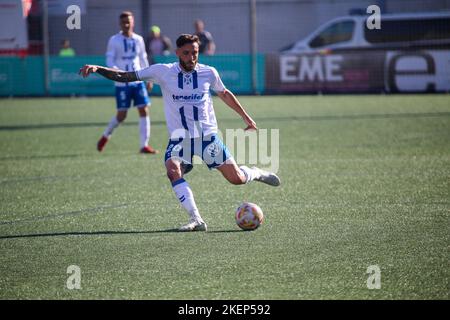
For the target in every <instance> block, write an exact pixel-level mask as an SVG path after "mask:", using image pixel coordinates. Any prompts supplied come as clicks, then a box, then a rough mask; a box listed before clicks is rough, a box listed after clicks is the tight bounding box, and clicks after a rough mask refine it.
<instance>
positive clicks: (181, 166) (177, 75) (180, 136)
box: [80, 34, 280, 231]
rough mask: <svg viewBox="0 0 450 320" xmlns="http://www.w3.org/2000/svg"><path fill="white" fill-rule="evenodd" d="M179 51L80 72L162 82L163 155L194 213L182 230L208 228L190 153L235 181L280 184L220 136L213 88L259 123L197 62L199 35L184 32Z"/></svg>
mask: <svg viewBox="0 0 450 320" xmlns="http://www.w3.org/2000/svg"><path fill="white" fill-rule="evenodd" d="M176 44H177V50H176V54H177V56H178V59H179V62H177V63H171V64H154V65H152V66H150V67H148V68H145V69H143V70H139V71H136V72H124V71H118V70H114V69H109V68H104V67H100V66H95V65H85V66H84V67H82V68H81V69H80V73H81V74H82V75H83V76H84V77H86V76H88V75H89V74H90V73H93V72H97V73H99V74H101V75H103V76H104V77H106V78H108V79H111V80H116V81H122V82H127V81H136V80H142V79H145V80H151V81H153V82H155V83H158V84H159V85H160V86H161V90H162V93H163V99H164V112H165V115H166V122H167V129H168V130H169V136H170V140H169V144H168V146H167V150H166V154H165V165H166V169H167V176H168V178H169V180H170V182H171V183H172V188H173V190H174V192H175V194H176V196H177V198H178V199H179V201H180V203H181V205H182V206H183V207H184V208H185V209H186V211H187V212H188V214H189V216H190V221H189V223H188V224H186V225H184V226H182V227H181V228H180V229H179V230H180V231H206V229H207V226H206V223H205V222H204V221H203V219H202V217H201V216H200V213H199V211H198V208H197V205H196V204H195V201H194V196H193V193H192V190H191V188H190V186H189V184H188V183H187V182H186V180H184V178H183V176H184V174H186V173H188V172H189V171H190V170H191V169H192V157H193V155H194V154H196V155H198V156H200V157H201V158H202V159H203V161H204V162H205V163H206V164H207V165H208V167H209V168H210V169H211V168H215V169H217V170H219V171H220V172H221V173H222V175H223V176H224V177H225V178H226V179H227V180H228V181H229V182H230V183H232V184H236V185H238V184H245V183H248V182H250V181H252V180H256V181H260V182H264V183H266V184H269V185H272V186H278V185H280V179H279V178H278V177H277V176H276V175H275V174H273V173H270V172H266V171H263V170H261V169H259V168H256V167H253V168H248V167H246V166H241V167H238V165H237V164H236V162H235V160H234V159H233V157H232V156H231V154H230V152H229V151H228V150H227V148H226V146H225V145H224V144H223V142H222V141H221V139H220V138H219V136H218V135H217V132H218V128H217V121H216V116H215V113H214V108H213V104H212V97H211V94H210V89H212V90H214V91H215V92H216V93H217V94H218V96H219V97H220V99H222V100H223V101H224V102H225V104H227V105H228V106H229V107H230V108H232V109H233V110H234V111H236V112H237V113H238V114H239V115H240V116H241V117H242V119H243V120H244V122H245V123H246V125H247V127H246V129H245V130H256V129H257V127H256V123H255V121H253V119H252V118H251V117H250V116H249V115H248V114H247V113H246V111H245V110H244V108H243V107H242V106H241V104H240V103H239V101H238V100H237V98H236V97H235V96H234V95H233V93H231V92H230V91H229V90H227V89H226V88H225V86H224V85H223V83H222V80H221V79H220V76H219V74H218V72H217V70H216V69H215V68H213V67H210V66H207V65H202V64H198V63H197V62H198V55H199V39H198V37H197V36H195V35H188V34H184V35H181V36H180V37H179V38H178V39H177V41H176Z"/></svg>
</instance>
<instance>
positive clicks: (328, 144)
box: [0, 95, 450, 299]
mask: <svg viewBox="0 0 450 320" xmlns="http://www.w3.org/2000/svg"><path fill="white" fill-rule="evenodd" d="M240 99H241V101H242V102H243V104H244V105H245V106H246V108H247V110H248V111H249V113H250V114H251V115H252V116H253V117H254V118H255V120H256V122H257V124H258V126H259V128H267V129H270V128H272V129H279V130H280V131H279V132H280V169H279V171H278V174H279V176H280V177H281V179H282V186H281V187H279V188H272V187H269V186H266V185H263V184H259V183H252V184H250V185H246V186H233V185H231V184H229V183H227V182H226V181H225V180H224V179H223V178H222V176H221V175H220V174H219V173H218V172H215V171H209V170H208V169H207V168H206V166H201V165H199V166H196V167H195V168H194V170H193V171H192V172H191V173H189V174H188V175H187V176H186V179H187V180H188V182H189V183H190V185H191V187H192V189H193V191H194V194H195V197H196V201H197V204H198V206H199V209H200V212H201V213H202V215H203V217H204V219H205V220H206V221H207V223H208V227H209V230H208V232H206V233H178V232H174V231H173V229H174V228H176V227H178V226H180V225H181V224H183V223H185V222H186V221H187V214H186V213H185V212H184V211H183V210H182V208H181V206H180V205H179V204H178V202H177V199H176V197H175V195H174V194H173V191H172V189H171V186H170V183H169V182H168V180H167V178H166V176H165V170H164V165H163V153H162V152H161V153H160V154H158V155H156V156H145V155H140V154H138V149H139V141H138V140H139V138H138V125H137V113H136V112H135V111H134V110H132V112H131V113H130V115H129V118H128V119H127V121H126V123H125V124H124V125H123V126H122V127H120V128H118V130H117V131H116V132H115V135H114V136H113V139H112V140H111V141H110V143H109V144H108V145H107V146H106V148H105V151H104V152H103V153H101V154H99V153H98V152H97V151H96V149H95V145H96V142H97V140H98V138H99V137H100V135H101V133H102V132H103V130H104V128H105V125H106V123H107V122H108V121H109V119H110V118H111V116H112V115H113V112H114V110H115V106H114V100H113V98H79V99H69V98H52V99H1V100H0V163H1V165H0V214H1V220H0V253H1V254H0V298H1V299H448V298H449V251H448V248H449V244H450V242H449V234H450V232H449V231H450V228H449V227H450V224H449V213H450V210H449V209H450V192H449V191H450V96H449V95H398V96H381V95H380V96H372V95H368V96H359V95H358V96H275V97H241V98H240ZM215 109H216V113H217V116H218V120H219V126H220V128H221V129H222V130H224V129H226V128H240V127H242V126H243V123H242V122H241V121H240V119H239V118H238V117H237V115H235V114H234V113H233V112H232V111H231V110H230V109H228V108H227V107H226V106H225V105H224V104H223V103H222V102H221V101H218V100H217V101H216V105H215ZM151 143H152V145H153V146H155V147H157V148H158V149H160V150H161V151H164V150H165V147H166V144H167V131H166V126H165V121H164V115H163V110H162V100H161V99H160V98H154V99H153V107H152V140H151ZM244 200H247V201H252V202H255V203H257V204H259V205H260V206H261V208H262V209H263V211H264V213H265V218H266V220H265V223H264V224H263V225H262V226H261V228H259V229H258V230H256V231H253V232H244V231H240V229H239V228H238V227H237V226H236V225H235V222H234V210H235V208H237V206H238V205H239V204H240V202H242V201H244ZM70 265H77V266H79V267H80V269H81V289H79V290H76V289H75V290H69V289H68V288H67V287H66V281H67V279H68V277H69V276H70V274H68V273H67V268H68V266H70ZM371 265H377V266H379V268H380V270H381V289H373V290H369V289H368V288H367V279H368V277H369V274H367V273H366V271H367V268H368V267H369V266H371Z"/></svg>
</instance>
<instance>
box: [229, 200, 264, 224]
mask: <svg viewBox="0 0 450 320" xmlns="http://www.w3.org/2000/svg"><path fill="white" fill-rule="evenodd" d="M235 218H236V223H237V225H238V226H239V228H241V229H242V230H255V229H256V228H258V227H259V226H260V225H261V223H263V221H264V215H263V212H262V210H261V208H260V207H259V206H258V205H256V204H254V203H251V202H244V203H243V204H241V205H240V206H239V208H237V210H236V216H235Z"/></svg>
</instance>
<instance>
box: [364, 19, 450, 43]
mask: <svg viewBox="0 0 450 320" xmlns="http://www.w3.org/2000/svg"><path fill="white" fill-rule="evenodd" d="M364 35H365V37H366V40H367V41H368V42H371V43H389V42H412V41H428V40H443V39H447V40H449V39H450V18H439V19H417V20H385V21H383V19H381V29H372V30H370V29H368V28H367V27H365V28H364Z"/></svg>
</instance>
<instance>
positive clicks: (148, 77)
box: [136, 63, 168, 84]
mask: <svg viewBox="0 0 450 320" xmlns="http://www.w3.org/2000/svg"><path fill="white" fill-rule="evenodd" d="M167 70H168V69H167V67H166V65H164V64H160V63H158V64H152V65H151V66H150V67H147V68H144V69H141V70H137V71H136V76H137V78H138V80H142V81H152V82H154V83H156V84H161V81H162V78H163V76H164V74H165V73H166V72H167Z"/></svg>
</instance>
